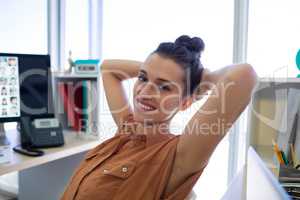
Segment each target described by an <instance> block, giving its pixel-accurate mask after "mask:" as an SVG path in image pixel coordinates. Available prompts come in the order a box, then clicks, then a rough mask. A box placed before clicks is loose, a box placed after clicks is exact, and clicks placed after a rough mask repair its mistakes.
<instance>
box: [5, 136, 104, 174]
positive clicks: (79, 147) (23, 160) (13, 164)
mask: <svg viewBox="0 0 300 200" xmlns="http://www.w3.org/2000/svg"><path fill="white" fill-rule="evenodd" d="M6 136H7V137H8V139H9V141H10V146H11V149H12V148H13V147H14V146H16V145H17V144H19V143H20V142H19V141H20V140H19V134H18V132H17V131H15V130H14V131H7V132H6ZM64 137H65V145H64V146H62V147H55V148H43V149H42V150H43V151H44V152H45V154H44V155H43V156H40V157H29V156H25V155H21V154H18V153H16V152H14V151H13V150H12V153H11V159H10V160H11V161H10V162H9V163H3V164H0V175H3V174H7V173H10V172H14V171H20V170H23V169H27V168H30V167H34V166H37V165H41V164H44V163H47V162H50V161H54V160H57V159H60V158H64V157H68V156H71V155H74V154H77V153H81V152H84V151H87V150H90V149H92V148H94V147H95V146H97V145H98V144H100V143H101V142H102V141H101V140H100V139H99V140H91V139H81V138H80V137H78V135H77V133H75V132H71V131H64Z"/></svg>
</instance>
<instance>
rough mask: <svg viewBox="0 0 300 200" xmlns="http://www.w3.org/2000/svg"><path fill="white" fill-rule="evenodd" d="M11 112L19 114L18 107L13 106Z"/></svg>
mask: <svg viewBox="0 0 300 200" xmlns="http://www.w3.org/2000/svg"><path fill="white" fill-rule="evenodd" d="M10 114H11V115H19V112H18V109H17V107H16V106H12V107H11V108H10Z"/></svg>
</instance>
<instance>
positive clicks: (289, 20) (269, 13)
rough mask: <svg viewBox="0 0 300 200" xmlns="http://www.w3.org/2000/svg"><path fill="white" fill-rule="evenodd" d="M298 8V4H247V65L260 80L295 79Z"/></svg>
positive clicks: (293, 1)
mask: <svg viewBox="0 0 300 200" xmlns="http://www.w3.org/2000/svg"><path fill="white" fill-rule="evenodd" d="M299 7H300V1H298V0H287V1H284V0H275V1H272V0H264V1H259V0H252V1H250V8H249V36H248V37H249V40H248V62H249V63H251V64H252V65H253V66H254V67H255V69H256V71H257V72H258V75H259V76H264V77H266V76H271V77H287V76H288V77H296V76H297V74H298V70H297V67H296V62H295V60H296V54H297V51H298V50H299V49H300V45H299V44H300V37H299V35H300V21H299V18H300V13H299Z"/></svg>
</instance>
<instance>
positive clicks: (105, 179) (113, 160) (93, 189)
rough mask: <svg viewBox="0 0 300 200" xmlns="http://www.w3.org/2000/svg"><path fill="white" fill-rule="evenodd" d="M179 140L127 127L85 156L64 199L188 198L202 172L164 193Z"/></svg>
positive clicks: (177, 137) (151, 199)
mask: <svg viewBox="0 0 300 200" xmlns="http://www.w3.org/2000/svg"><path fill="white" fill-rule="evenodd" d="M127 122H128V121H127ZM179 138H180V135H173V134H156V135H154V134H151V135H143V134H134V123H126V124H124V125H123V128H121V130H119V131H118V133H117V134H116V135H115V136H114V137H113V138H111V139H108V140H106V141H104V142H103V143H102V144H100V145H98V146H97V147H96V148H94V149H93V150H91V151H89V152H88V153H87V154H86V156H85V158H84V160H83V161H82V162H81V164H80V165H79V167H78V168H77V170H76V172H75V173H74V175H73V177H72V178H71V180H70V183H69V185H68V186H67V187H66V189H65V192H64V194H63V196H62V198H61V200H73V199H74V200H111V199H114V200H126V199H128V200H161V199H164V200H183V199H185V198H186V197H187V196H188V195H189V193H190V192H191V190H192V188H193V186H194V185H195V183H196V182H197V180H198V178H199V177H200V175H201V174H202V171H203V169H202V170H201V171H198V172H197V173H195V174H193V175H192V176H190V177H188V178H187V179H186V180H185V181H184V182H183V183H182V184H181V185H180V186H179V187H178V188H177V189H176V190H175V191H173V193H172V194H164V189H165V188H166V186H167V183H168V179H169V177H170V175H171V172H172V166H173V163H174V158H175V153H176V146H177V143H178V141H179Z"/></svg>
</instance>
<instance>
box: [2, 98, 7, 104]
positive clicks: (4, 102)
mask: <svg viewBox="0 0 300 200" xmlns="http://www.w3.org/2000/svg"><path fill="white" fill-rule="evenodd" d="M1 104H2V106H6V105H7V99H6V98H3V99H2V103H1Z"/></svg>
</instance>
